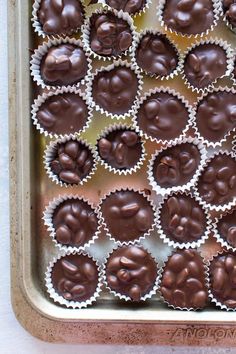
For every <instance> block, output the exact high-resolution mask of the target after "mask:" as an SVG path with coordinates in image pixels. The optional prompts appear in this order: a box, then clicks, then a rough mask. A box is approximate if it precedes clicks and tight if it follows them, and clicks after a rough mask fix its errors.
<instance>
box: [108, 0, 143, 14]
mask: <svg viewBox="0 0 236 354" xmlns="http://www.w3.org/2000/svg"><path fill="white" fill-rule="evenodd" d="M105 1H106V4H107V5H109V6H110V7H112V8H113V9H116V10H118V11H119V10H123V11H124V12H128V13H129V14H130V15H134V14H137V13H139V12H140V11H142V10H143V8H144V7H145V6H146V3H147V0H105Z"/></svg>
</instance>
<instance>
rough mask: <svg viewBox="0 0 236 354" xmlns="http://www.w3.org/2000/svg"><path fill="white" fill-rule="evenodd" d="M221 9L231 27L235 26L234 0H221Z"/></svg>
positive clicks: (235, 8)
mask: <svg viewBox="0 0 236 354" xmlns="http://www.w3.org/2000/svg"><path fill="white" fill-rule="evenodd" d="M223 10H224V14H225V16H226V18H227V20H228V21H229V23H230V24H231V25H232V27H236V1H235V0H223Z"/></svg>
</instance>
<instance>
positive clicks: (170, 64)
mask: <svg viewBox="0 0 236 354" xmlns="http://www.w3.org/2000/svg"><path fill="white" fill-rule="evenodd" d="M136 61H137V64H138V65H139V66H140V68H142V69H143V70H144V71H145V72H146V73H148V74H150V75H157V76H166V75H169V74H170V73H171V72H172V71H173V70H174V69H175V68H176V67H177V64H178V53H177V51H176V49H175V47H174V46H173V45H172V44H171V42H170V41H169V40H168V39H167V37H166V36H165V35H164V34H152V33H147V34H145V35H144V36H143V37H142V38H141V41H140V43H139V45H138V48H137V50H136Z"/></svg>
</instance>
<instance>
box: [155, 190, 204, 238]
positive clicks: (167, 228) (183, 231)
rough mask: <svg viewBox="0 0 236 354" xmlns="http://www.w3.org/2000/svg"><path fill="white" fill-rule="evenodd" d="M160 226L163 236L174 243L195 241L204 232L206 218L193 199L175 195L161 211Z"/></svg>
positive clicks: (166, 202) (165, 203)
mask: <svg viewBox="0 0 236 354" xmlns="http://www.w3.org/2000/svg"><path fill="white" fill-rule="evenodd" d="M161 226H162V229H163V231H164V233H165V235H166V236H167V237H168V238H170V239H171V240H173V241H175V242H180V243H186V242H193V241H197V240H198V239H199V238H200V237H201V236H203V234H204V232H205V230H206V216H205V213H204V211H203V209H202V208H201V206H200V205H199V203H198V202H196V201H195V199H193V198H191V197H190V196H188V195H182V194H176V195H174V196H171V197H169V198H168V199H167V200H166V201H165V202H164V204H163V207H162V210H161Z"/></svg>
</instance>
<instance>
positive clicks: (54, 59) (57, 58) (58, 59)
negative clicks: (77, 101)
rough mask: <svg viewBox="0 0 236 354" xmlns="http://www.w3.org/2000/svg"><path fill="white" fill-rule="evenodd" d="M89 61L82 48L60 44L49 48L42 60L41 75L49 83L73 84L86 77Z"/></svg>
mask: <svg viewBox="0 0 236 354" xmlns="http://www.w3.org/2000/svg"><path fill="white" fill-rule="evenodd" d="M87 71H88V63H87V58H86V56H85V53H84V51H83V49H82V48H80V47H78V46H76V45H74V44H60V45H58V46H55V47H51V48H49V50H48V52H47V53H46V54H45V55H44V57H43V58H42V61H41V76H42V79H43V81H44V82H45V83H46V84H48V85H54V86H55V85H57V86H63V85H73V84H76V83H77V82H79V81H80V80H81V79H83V78H84V77H85V75H86V74H87Z"/></svg>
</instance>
